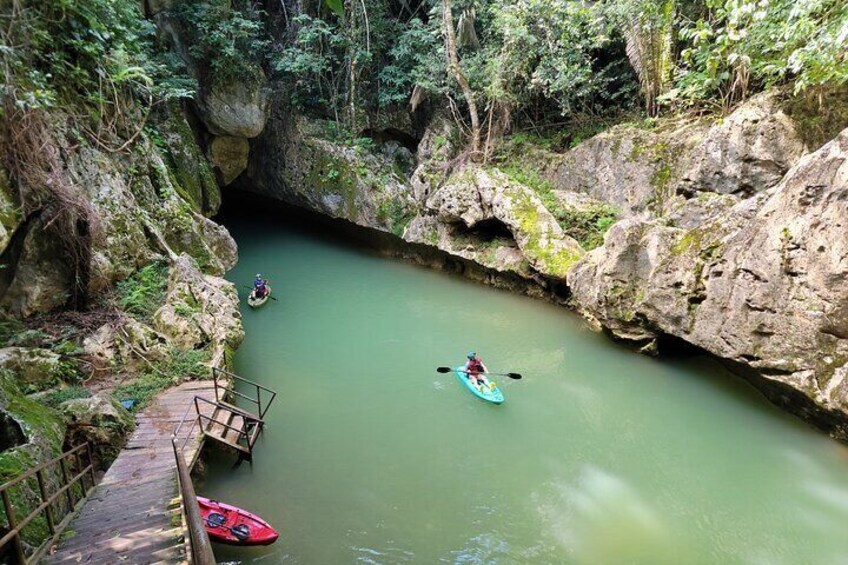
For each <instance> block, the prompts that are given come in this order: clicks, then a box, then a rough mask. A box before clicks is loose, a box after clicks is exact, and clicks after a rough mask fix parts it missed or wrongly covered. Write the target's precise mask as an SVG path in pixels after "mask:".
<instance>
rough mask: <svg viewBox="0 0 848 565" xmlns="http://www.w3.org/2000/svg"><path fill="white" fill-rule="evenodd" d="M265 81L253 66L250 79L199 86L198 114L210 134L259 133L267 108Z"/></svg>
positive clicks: (244, 134)
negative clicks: (254, 70) (254, 75)
mask: <svg viewBox="0 0 848 565" xmlns="http://www.w3.org/2000/svg"><path fill="white" fill-rule="evenodd" d="M267 83H268V81H267V80H266V79H265V75H264V74H262V71H261V70H258V69H257V73H256V78H255V80H253V81H226V82H224V81H214V82H212V83H211V84H207V85H204V86H203V87H202V88H201V92H200V99H199V101H198V102H199V106H200V116H201V118H202V119H203V123H204V124H206V127H207V129H208V130H209V131H210V132H211V133H213V134H214V135H228V136H233V137H243V138H246V139H249V138H252V137H256V136H257V135H259V134H260V133H262V129H263V128H264V127H265V120H266V119H267V112H268V84H267Z"/></svg>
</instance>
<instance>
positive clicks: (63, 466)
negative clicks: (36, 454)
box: [0, 442, 94, 565]
mask: <svg viewBox="0 0 848 565" xmlns="http://www.w3.org/2000/svg"><path fill="white" fill-rule="evenodd" d="M83 453H85V456H86V460H87V461H88V464H87V465H86V466H85V467H83V461H82V455H83ZM75 463H76V465H75ZM57 466H58V471H59V472H58V473H55V472H54V475H55V476H56V477H58V478H59V479H60V484H61V486H60V487H59V488H58V489H56V492H54V493H53V494H48V492H47V491H48V485H47V482H46V479H45V476H44V471H45V470H47V469H49V468H54V469H55V467H57ZM74 467H76V470H75V469H74ZM86 476H88V477H89V480H90V482H91V484H90V485H89V486H88V487H86V484H85V483H86V481H85V478H86ZM33 477H35V479H36V481H37V483H38V494H39V498H40V499H41V504H39V505H38V506H37V507H36V508H35V509H33V510H32V511H31V512H30V513H29V514H27V515H26V516H25V517H24V518H23V519H21V520H18V516H17V514H16V513H15V509H14V507H13V506H12V499H11V497H10V495H9V491H10V489H12V488H14V487H18V486H19V487H20V488H23V487H24V486H25V484H24V481H27V480H28V479H32V478H33ZM77 484H79V495H80V496H79V499H77V497H76V495H75V493H74V486H75V485H77ZM93 488H94V464H93V463H92V458H91V445H90V444H89V443H88V442H86V443H83V444H80V445H78V446H77V447H75V448H73V449H71V450H70V451H67V452H65V453H63V454H62V455H60V456H59V457H56V458H55V459H51V460H50V461H47V462H45V463H42V464H41V465H38V466H37V467H33V468H32V469H30V470H29V471H27V472H25V473H24V474H22V475H21V476H19V477H16V478H14V479H12V480H11V481H9V482H7V483H5V484H4V485H2V486H0V498H2V501H3V509H4V510H5V512H6V521H7V523H8V528H7V529H8V532H7V533H6V534H5V535H4V536H3V537H2V538H0V549H2V548H4V547H5V546H6V545H7V544H9V543H11V544H12V545H13V554H14V556H15V558H16V559H17V560H18V563H21V564H23V565H26V564H28V563H35V562H37V561H38V559H39V558H40V557H41V555H42V553H43V552H44V551H45V550H46V549H47V548H48V547H49V546H50V545H51V544H52V543H53V542H54V541H55V540H56V538H57V536H58V534H60V533H61V532H62V530H64V529H65V527H66V526H67V525H68V523H69V522H70V520H71V518H72V517H73V515H74V512H75V511H76V510H77V509H78V508H79V506H80V505H81V504H82V503H83V502H84V501H85V500H86V499H87V498H88V495H89V493H90V492H91V490H92V489H93ZM63 496H64V497H66V498H67V501H68V505H67V512H66V514H65V516H64V517H63V518H62V520H60V522H59V524H57V523H56V519H57V518H58V516H57V515H56V513H55V512H54V510H56V509H57V507H58V508H59V510H60V511H61V505H59V504H57V502H58V501H59V499H60V498H61V497H63ZM40 514H43V515H44V518H45V521H46V523H47V531H48V532H49V533H50V536H51V537H49V538H48V539H47V540H45V541H44V542H43V543H42V544H41V545H40V546H38V547H37V548H36V549H35V551H33V553H32V555H31V556H30V557H29V558H27V556H26V553H25V552H24V546H23V542H22V540H21V531H22V530H23V529H24V528H25V527H26V526H27V525H28V524H29V523H30V522H32V521H33V520H34V519H35V518H36V517H37V516H39V515H40Z"/></svg>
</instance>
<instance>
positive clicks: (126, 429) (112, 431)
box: [59, 393, 135, 469]
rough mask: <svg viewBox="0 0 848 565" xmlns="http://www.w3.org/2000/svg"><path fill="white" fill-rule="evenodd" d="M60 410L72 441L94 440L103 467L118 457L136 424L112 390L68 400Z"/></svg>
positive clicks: (99, 465)
mask: <svg viewBox="0 0 848 565" xmlns="http://www.w3.org/2000/svg"><path fill="white" fill-rule="evenodd" d="M59 410H60V411H61V412H62V414H64V415H65V417H66V418H67V419H68V433H69V434H70V437H71V442H70V443H72V444H73V445H79V444H80V443H82V442H84V441H89V442H91V443H92V444H93V445H94V455H95V458H96V460H97V462H98V463H99V464H98V467H100V468H101V469H105V468H107V467H108V466H109V464H110V463H111V462H112V461H114V460H115V458H116V457H117V456H118V453H119V452H120V451H121V448H122V447H123V445H124V443H125V440H126V437H127V435H128V434H129V433H130V432H131V431H132V430H133V428H134V427H135V419H134V418H133V416H132V414H130V413H129V412H128V411H127V410H126V409H125V408H124V407H123V406H121V405H120V404H119V403H118V401H117V400H115V399H114V398H112V396H111V395H110V394H108V393H98V394H95V395H94V396H91V397H90V398H77V399H74V400H67V401H65V402H63V403H62V404H61V405H59Z"/></svg>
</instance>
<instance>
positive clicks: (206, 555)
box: [171, 432, 215, 565]
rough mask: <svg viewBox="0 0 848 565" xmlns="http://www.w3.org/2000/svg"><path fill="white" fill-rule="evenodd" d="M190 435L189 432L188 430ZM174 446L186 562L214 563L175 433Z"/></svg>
mask: <svg viewBox="0 0 848 565" xmlns="http://www.w3.org/2000/svg"><path fill="white" fill-rule="evenodd" d="M189 435H191V432H189ZM171 444H172V445H173V446H174V458H175V459H176V460H177V482H178V483H179V485H180V498H181V499H182V509H183V517H184V519H185V524H186V526H187V528H188V534H189V535H188V540H189V551H190V552H191V555H189V558H188V562H189V563H193V564H194V565H215V554H214V553H213V552H212V543H211V542H210V541H209V534H207V533H206V527H205V525H204V524H203V516H202V515H201V514H200V506H199V505H198V504H197V495H196V494H195V493H194V485H193V484H192V482H191V472H190V471H189V468H188V465H186V461H185V457H183V452H182V448H180V447H179V446H178V445H177V437H176V434H175V435H174V436H173V437H172V438H171Z"/></svg>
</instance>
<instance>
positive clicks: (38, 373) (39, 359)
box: [0, 347, 74, 394]
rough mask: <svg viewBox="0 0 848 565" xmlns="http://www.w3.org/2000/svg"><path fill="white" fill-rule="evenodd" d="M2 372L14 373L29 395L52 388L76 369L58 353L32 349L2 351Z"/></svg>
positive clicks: (0, 361) (18, 348) (4, 349)
mask: <svg viewBox="0 0 848 565" xmlns="http://www.w3.org/2000/svg"><path fill="white" fill-rule="evenodd" d="M0 370H5V371H9V372H10V373H12V374H13V375H14V377H15V380H16V382H17V383H18V385H19V386H20V387H21V388H22V389H23V390H24V392H26V393H28V394H29V393H33V392H40V391H43V390H47V389H49V388H52V387H54V386H56V385H58V384H59V383H61V382H62V381H63V380H64V379H65V378H66V377H68V376H71V375H72V374H73V373H74V367H73V366H72V365H71V364H69V362H68V361H64V360H63V359H62V357H61V356H60V355H58V354H57V353H54V352H52V351H50V350H48V349H41V348H30V347H6V348H3V349H0Z"/></svg>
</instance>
